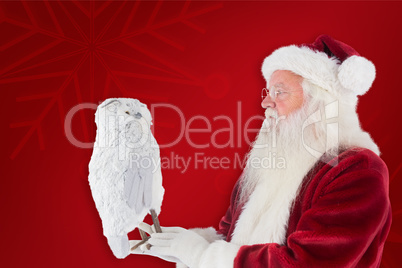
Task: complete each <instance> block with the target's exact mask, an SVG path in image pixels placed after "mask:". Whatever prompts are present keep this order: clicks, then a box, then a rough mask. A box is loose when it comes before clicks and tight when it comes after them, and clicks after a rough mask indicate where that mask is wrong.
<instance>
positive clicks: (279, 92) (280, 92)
mask: <svg viewBox="0 0 402 268" xmlns="http://www.w3.org/2000/svg"><path fill="white" fill-rule="evenodd" d="M283 93H285V92H284V91H277V92H276V95H281V94H283Z"/></svg>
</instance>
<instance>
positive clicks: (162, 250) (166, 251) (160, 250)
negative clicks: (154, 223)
mask: <svg viewBox="0 0 402 268" xmlns="http://www.w3.org/2000/svg"><path fill="white" fill-rule="evenodd" d="M149 251H150V253H151V254H154V255H157V256H172V252H171V251H172V250H171V248H170V247H163V246H152V247H151V248H150V249H149ZM172 257H174V256H172Z"/></svg>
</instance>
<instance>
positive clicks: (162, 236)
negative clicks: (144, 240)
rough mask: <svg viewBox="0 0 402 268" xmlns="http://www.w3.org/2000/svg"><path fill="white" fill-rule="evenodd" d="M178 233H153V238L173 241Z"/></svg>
mask: <svg viewBox="0 0 402 268" xmlns="http://www.w3.org/2000/svg"><path fill="white" fill-rule="evenodd" d="M177 235H178V234H177V233H153V234H152V235H151V238H154V239H161V240H171V239H175V238H176V237H177Z"/></svg>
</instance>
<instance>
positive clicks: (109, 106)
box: [95, 98, 152, 127]
mask: <svg viewBox="0 0 402 268" xmlns="http://www.w3.org/2000/svg"><path fill="white" fill-rule="evenodd" d="M109 116H122V117H124V118H127V119H137V120H139V119H141V120H144V119H145V121H146V122H147V124H148V126H149V127H150V126H151V125H152V117H151V113H150V112H149V110H148V108H147V105H145V104H143V103H141V102H140V101H139V100H137V99H130V98H110V99H106V100H105V101H103V102H102V103H101V104H100V105H99V106H98V109H97V110H96V113H95V121H96V122H102V121H104V119H105V118H107V117H109Z"/></svg>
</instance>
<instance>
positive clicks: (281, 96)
mask: <svg viewBox="0 0 402 268" xmlns="http://www.w3.org/2000/svg"><path fill="white" fill-rule="evenodd" d="M295 91H303V89H296V90H284V89H283V88H282V87H275V86H271V88H269V89H267V88H263V89H262V90H261V98H262V100H264V99H265V98H266V97H267V96H268V95H269V96H270V97H271V99H272V101H285V100H287V99H288V98H289V96H290V92H295Z"/></svg>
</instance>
